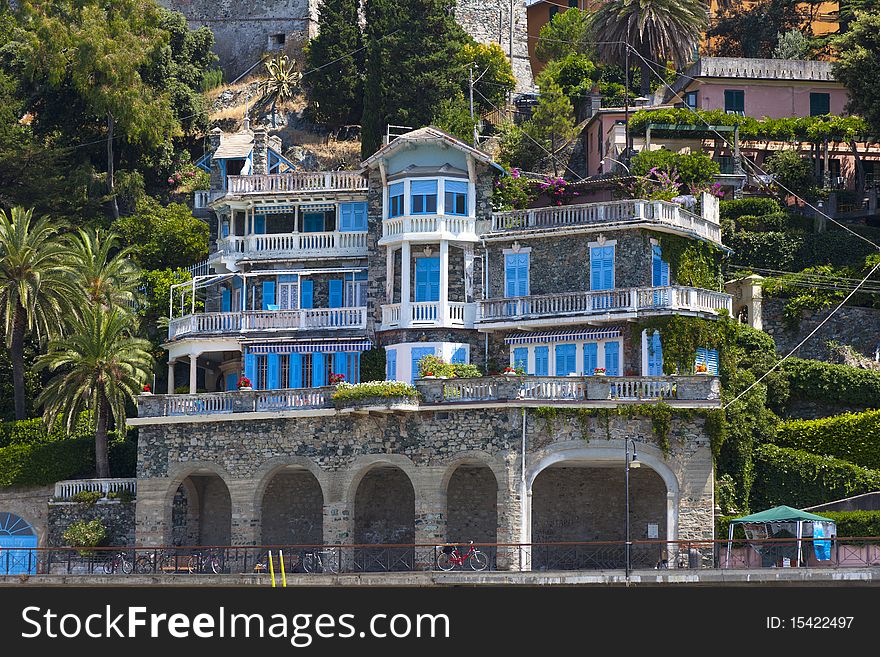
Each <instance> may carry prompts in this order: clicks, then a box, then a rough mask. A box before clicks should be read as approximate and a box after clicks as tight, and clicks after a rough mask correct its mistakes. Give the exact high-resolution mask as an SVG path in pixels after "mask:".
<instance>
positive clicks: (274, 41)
mask: <svg viewBox="0 0 880 657" xmlns="http://www.w3.org/2000/svg"><path fill="white" fill-rule="evenodd" d="M285 41H287V35H285V34H284V33H281V34H270V35H269V50H280V49H281V48H283V47H284V42H285Z"/></svg>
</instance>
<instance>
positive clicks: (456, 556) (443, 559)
mask: <svg viewBox="0 0 880 657" xmlns="http://www.w3.org/2000/svg"><path fill="white" fill-rule="evenodd" d="M465 561H467V562H468V563H469V564H470V566H471V570H486V568H488V567H489V557H488V556H487V555H486V553H485V552H480V551H479V550H478V549H477V548H475V547H474V542H473V541H471V544H470V549H469V550H468V551H467V552H466V553H465V554H461V553H460V552H459V551H458V546H457V545H443V546H441V547H440V554H438V555H437V567H438V568H439V569H440V570H444V571H450V570H452V569H453V568H455V567H456V566H463V565H464V562H465Z"/></svg>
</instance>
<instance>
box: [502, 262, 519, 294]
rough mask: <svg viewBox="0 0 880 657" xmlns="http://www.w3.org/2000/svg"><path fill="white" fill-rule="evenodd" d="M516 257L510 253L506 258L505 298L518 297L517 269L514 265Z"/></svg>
mask: <svg viewBox="0 0 880 657" xmlns="http://www.w3.org/2000/svg"><path fill="white" fill-rule="evenodd" d="M514 258H516V256H515V255H513V254H510V253H508V254H507V255H505V256H504V296H506V297H515V296H516V288H517V285H516V267H515V266H514V264H513V259H514Z"/></svg>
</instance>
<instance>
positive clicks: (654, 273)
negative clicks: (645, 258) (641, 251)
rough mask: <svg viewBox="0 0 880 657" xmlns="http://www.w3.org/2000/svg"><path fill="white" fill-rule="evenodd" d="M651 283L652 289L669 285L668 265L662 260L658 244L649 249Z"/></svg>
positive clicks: (661, 252)
mask: <svg viewBox="0 0 880 657" xmlns="http://www.w3.org/2000/svg"><path fill="white" fill-rule="evenodd" d="M651 281H652V285H653V286H654V287H665V286H667V285H669V263H668V262H666V261H665V260H664V259H663V251H662V250H661V248H660V245H659V244H654V245H653V246H652V247H651Z"/></svg>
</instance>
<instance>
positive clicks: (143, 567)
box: [134, 550, 183, 575]
mask: <svg viewBox="0 0 880 657" xmlns="http://www.w3.org/2000/svg"><path fill="white" fill-rule="evenodd" d="M182 567H183V563H182V562H181V563H180V564H178V563H177V559H175V556H174V554H172V553H171V552H157V551H155V550H154V551H152V552H148V553H146V554H142V555H141V556H139V557H138V558H137V559H136V560H135V562H134V571H135V572H136V573H139V574H141V575H147V574H150V573H174V572H177V571H178V570H180V569H181V568H182Z"/></svg>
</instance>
